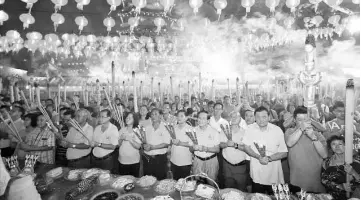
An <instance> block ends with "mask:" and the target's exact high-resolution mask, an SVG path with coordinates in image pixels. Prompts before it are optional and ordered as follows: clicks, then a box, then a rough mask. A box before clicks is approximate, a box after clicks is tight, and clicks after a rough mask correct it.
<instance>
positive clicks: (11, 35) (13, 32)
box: [6, 30, 20, 40]
mask: <svg viewBox="0 0 361 200" xmlns="http://www.w3.org/2000/svg"><path fill="white" fill-rule="evenodd" d="M6 37H7V38H9V39H10V40H17V39H19V38H20V33H19V32H18V31H16V30H10V31H7V32H6Z"/></svg>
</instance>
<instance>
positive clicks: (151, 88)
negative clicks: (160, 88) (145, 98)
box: [150, 77, 154, 101]
mask: <svg viewBox="0 0 361 200" xmlns="http://www.w3.org/2000/svg"><path fill="white" fill-rule="evenodd" d="M153 83H154V78H153V77H152V78H151V81H150V98H151V99H152V101H154V91H153Z"/></svg>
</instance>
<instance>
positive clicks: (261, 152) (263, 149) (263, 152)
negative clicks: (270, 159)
mask: <svg viewBox="0 0 361 200" xmlns="http://www.w3.org/2000/svg"><path fill="white" fill-rule="evenodd" d="M254 146H256V148H257V150H258V153H259V155H261V156H262V157H266V146H265V145H263V144H261V145H259V144H258V143H256V142H254Z"/></svg>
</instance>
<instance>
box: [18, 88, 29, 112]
mask: <svg viewBox="0 0 361 200" xmlns="http://www.w3.org/2000/svg"><path fill="white" fill-rule="evenodd" d="M20 95H21V98H23V99H24V102H25V105H26V107H27V108H28V109H30V104H29V102H28V99H27V98H26V97H25V94H24V92H23V91H22V90H20Z"/></svg>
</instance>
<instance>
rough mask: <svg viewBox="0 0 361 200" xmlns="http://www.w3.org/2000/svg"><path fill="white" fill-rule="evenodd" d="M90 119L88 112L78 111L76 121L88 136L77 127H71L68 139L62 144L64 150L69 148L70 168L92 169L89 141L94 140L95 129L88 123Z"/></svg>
mask: <svg viewBox="0 0 361 200" xmlns="http://www.w3.org/2000/svg"><path fill="white" fill-rule="evenodd" d="M88 117H89V112H88V111H87V110H85V109H80V110H78V111H77V112H76V113H75V120H76V121H77V122H78V123H79V125H80V127H81V128H82V130H83V132H84V133H85V134H86V135H83V134H81V133H80V132H79V131H78V130H77V129H76V128H75V127H70V129H69V132H68V134H67V136H66V138H65V139H64V140H63V141H62V143H61V145H62V146H63V147H64V148H67V151H66V158H67V160H68V167H73V168H89V167H90V157H91V156H90V155H91V154H90V153H91V144H89V140H92V138H93V132H94V129H93V127H92V126H90V125H89V124H88V123H87V119H88Z"/></svg>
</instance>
